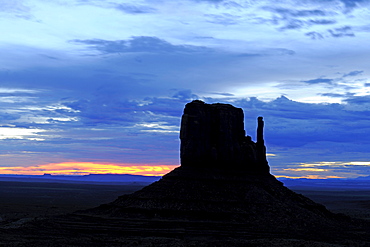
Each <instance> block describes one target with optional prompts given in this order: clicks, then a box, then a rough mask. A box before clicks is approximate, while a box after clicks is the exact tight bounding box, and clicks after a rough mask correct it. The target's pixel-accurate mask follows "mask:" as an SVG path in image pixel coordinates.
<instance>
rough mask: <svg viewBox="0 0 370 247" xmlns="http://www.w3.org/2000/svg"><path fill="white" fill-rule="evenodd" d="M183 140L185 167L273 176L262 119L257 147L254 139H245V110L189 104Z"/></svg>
mask: <svg viewBox="0 0 370 247" xmlns="http://www.w3.org/2000/svg"><path fill="white" fill-rule="evenodd" d="M180 139H181V148H180V157H181V165H182V166H183V167H195V168H196V167H198V168H217V169H227V170H230V169H231V170H235V171H240V170H243V171H248V172H251V173H267V174H268V173H269V167H268V164H267V160H266V148H265V145H264V141H263V120H262V117H259V118H258V129H257V143H255V142H253V141H252V139H251V138H250V136H245V130H244V114H243V110H242V109H241V108H236V107H234V106H232V105H229V104H219V103H218V104H206V103H204V102H202V101H199V100H195V101H193V102H191V103H188V104H186V106H185V109H184V114H183V116H182V120H181V131H180Z"/></svg>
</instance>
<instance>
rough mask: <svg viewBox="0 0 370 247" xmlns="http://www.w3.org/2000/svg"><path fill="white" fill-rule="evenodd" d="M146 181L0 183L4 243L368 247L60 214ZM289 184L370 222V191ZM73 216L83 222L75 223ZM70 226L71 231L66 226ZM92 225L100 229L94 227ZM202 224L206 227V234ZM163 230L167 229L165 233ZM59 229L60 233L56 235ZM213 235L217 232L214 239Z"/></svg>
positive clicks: (97, 202)
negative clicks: (125, 229) (225, 234)
mask: <svg viewBox="0 0 370 247" xmlns="http://www.w3.org/2000/svg"><path fill="white" fill-rule="evenodd" d="M145 185H146V184H134V183H131V184H121V185H117V184H116V185H109V184H73V183H71V184H68V183H32V182H0V246H40V244H41V246H370V243H368V242H356V240H355V239H354V240H353V241H351V240H346V241H345V242H341V243H340V242H333V241H330V242H326V241H325V240H322V241H319V240H317V241H309V240H302V239H300V240H297V239H292V238H289V236H278V235H276V234H273V235H271V234H269V233H258V238H253V236H249V237H248V236H246V238H245V239H243V238H233V234H234V235H235V236H236V235H238V234H239V233H238V226H237V225H235V226H231V228H230V229H223V226H222V224H217V223H216V224H211V223H203V224H204V225H199V226H194V225H192V226H190V225H187V224H188V223H187V222H177V223H176V224H175V226H176V227H172V225H174V222H170V221H161V222H158V221H153V222H147V221H146V222H144V221H140V220H135V221H130V220H124V221H122V220H119V219H117V220H114V221H110V220H108V219H101V218H99V219H93V218H85V217H84V216H81V215H80V216H76V215H70V216H68V217H65V216H58V215H64V214H70V213H73V212H75V211H76V210H81V209H87V208H92V207H96V206H98V205H100V204H103V203H108V202H111V201H113V200H115V199H116V198H117V197H118V196H120V195H123V194H128V193H131V192H134V191H136V190H139V189H140V188H142V187H143V186H145ZM291 189H292V190H294V191H296V192H298V193H301V194H303V195H305V196H307V197H309V198H310V199H312V200H314V201H316V202H318V203H321V204H323V205H325V206H326V207H327V208H328V209H329V210H331V211H332V212H335V213H344V214H346V215H349V216H351V217H355V218H359V219H364V220H366V221H370V190H353V189H352V190H346V189H340V190H336V189H333V188H330V189H329V188H327V189H325V188H319V189H317V188H314V189H312V188H311V189H310V188H307V187H304V188H299V187H296V188H294V187H293V188H291ZM45 218H46V219H49V220H46V222H47V223H45V224H47V226H48V227H46V228H50V229H48V230H44V231H42V232H40V235H39V236H37V235H35V234H34V233H35V232H37V228H38V227H40V222H42V219H45ZM35 219H38V221H37V224H34V223H33V222H34V220H35ZM74 220H75V222H80V223H76V224H74V223H71V222H74ZM54 222H55V224H54ZM53 224H54V225H53ZM123 224H124V225H129V226H130V227H129V228H128V229H137V228H135V227H136V226H140V229H142V228H143V227H144V228H145V227H146V226H145V224H149V225H148V229H149V228H150V229H151V230H150V231H152V229H158V232H154V233H153V232H152V233H153V234H147V233H148V232H146V233H143V232H135V231H134V230H133V231H132V232H122V231H121V230H119V226H120V225H123ZM61 225H63V227H64V228H63V229H61V228H60V226H61ZM25 226H26V227H25ZM52 226H54V227H52ZM102 226H104V229H101V227H102ZM58 227H59V228H58ZM197 227H199V228H197ZM228 227H230V226H228ZM68 228H70V229H73V230H71V231H68V230H66V229H68ZM27 229H28V230H27ZM76 229H77V232H76ZM94 229H96V233H94V232H92V231H93V230H94ZM185 229H186V230H185ZM201 229H208V231H207V232H204V234H203V232H202V230H201ZM224 230H225V231H226V232H229V234H230V236H229V237H228V238H222V237H221V236H218V235H219V234H221V233H222V232H223V231H224ZM244 230H245V231H244V232H243V229H239V231H240V232H241V234H245V232H248V229H244ZM160 231H164V232H163V234H162V233H161V232H160ZM186 231H187V232H189V231H190V232H192V234H191V236H192V237H191V238H187V237H186V236H187V234H185V233H186ZM242 232H243V233H242ZM56 233H58V234H57V235H58V236H56V237H54V238H53V237H52V236H53V235H54V234H56ZM369 234H370V233H369ZM210 235H212V236H214V238H213V240H210V238H209V236H210ZM153 236H155V237H153ZM205 238H206V239H207V240H205ZM211 239H212V238H211Z"/></svg>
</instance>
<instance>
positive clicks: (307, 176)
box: [275, 175, 345, 179]
mask: <svg viewBox="0 0 370 247" xmlns="http://www.w3.org/2000/svg"><path fill="white" fill-rule="evenodd" d="M275 177H277V178H291V179H300V178H307V179H328V178H345V177H339V176H325V175H306V176H298V177H295V176H294V177H293V176H285V175H275Z"/></svg>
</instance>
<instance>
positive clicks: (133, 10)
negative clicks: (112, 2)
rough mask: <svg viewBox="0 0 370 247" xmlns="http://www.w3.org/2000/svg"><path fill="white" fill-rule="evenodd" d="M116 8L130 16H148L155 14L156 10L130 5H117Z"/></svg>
mask: <svg viewBox="0 0 370 247" xmlns="http://www.w3.org/2000/svg"><path fill="white" fill-rule="evenodd" d="M115 8H116V9H117V10H119V11H123V12H125V13H128V14H148V13H155V12H156V9H155V8H152V7H149V6H142V5H130V4H124V3H122V4H117V5H116V6H115Z"/></svg>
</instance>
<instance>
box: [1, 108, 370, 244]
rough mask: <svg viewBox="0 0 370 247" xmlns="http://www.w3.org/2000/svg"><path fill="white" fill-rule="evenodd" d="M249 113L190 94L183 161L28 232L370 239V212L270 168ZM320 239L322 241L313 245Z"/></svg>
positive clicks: (77, 236)
mask: <svg viewBox="0 0 370 247" xmlns="http://www.w3.org/2000/svg"><path fill="white" fill-rule="evenodd" d="M243 119H244V117H243V111H242V110H241V109H239V108H235V107H233V106H231V105H228V104H211V105H210V104H206V103H204V102H201V101H193V102H191V103H188V104H187V105H186V107H185V109H184V114H183V117H182V122H181V131H180V139H181V148H180V152H181V154H180V157H181V166H180V167H178V168H176V169H174V170H173V171H171V172H170V173H168V174H166V175H165V176H163V177H162V178H161V179H160V180H159V181H156V182H154V183H152V184H150V185H148V186H146V187H144V188H143V189H141V190H139V191H136V192H134V193H132V194H128V195H122V196H120V197H118V198H117V199H116V200H115V201H113V202H111V203H108V204H103V205H101V206H99V207H97V208H92V209H89V210H83V211H78V212H76V213H74V214H71V215H64V216H61V217H56V218H53V219H46V220H42V221H33V222H30V223H29V224H28V225H27V228H22V231H21V233H22V236H24V238H26V239H34V235H35V234H36V233H37V234H40V233H42V236H43V237H45V238H49V239H51V240H52V239H54V241H57V242H58V244H60V245H59V246H63V244H64V245H67V244H68V245H72V244H73V245H74V246H85V245H89V246H94V245H95V246H152V245H153V244H154V245H155V246H174V245H175V246H187V244H186V243H189V246H200V245H201V246H246V245H248V244H253V243H254V244H255V245H252V246H302V244H303V246H331V244H342V243H345V244H346V245H347V246H367V245H368V244H369V243H370V236H369V234H368V232H369V231H370V225H369V222H367V221H361V220H357V219H351V218H349V217H347V216H345V215H339V214H334V213H332V212H330V211H328V210H327V209H326V208H325V207H324V206H323V205H321V204H318V203H315V202H314V201H312V200H310V199H308V198H307V197H304V196H303V195H301V194H297V193H295V192H293V191H291V190H289V189H288V188H286V187H285V186H284V185H283V183H282V182H279V181H278V180H277V179H276V178H275V177H274V176H273V175H271V174H270V172H269V165H268V163H267V160H266V148H265V145H264V139H263V127H264V124H263V119H262V117H259V118H258V119H257V141H256V142H254V141H252V140H251V138H250V137H248V136H246V135H245V131H244V128H243V126H244V124H243ZM8 233H12V234H13V235H12V236H13V238H14V239H15V238H16V236H17V237H18V236H19V231H18V234H17V235H15V233H14V231H13V232H12V231H9V232H8ZM53 234H56V235H55V236H54V237H51V236H53ZM0 237H1V232H0ZM79 240H81V241H82V242H81V243H80V244H81V245H79V243H76V241H79ZM270 240H271V241H270ZM14 241H19V240H14ZM43 241H44V242H45V241H46V240H43ZM312 241H314V242H315V243H319V245H305V243H308V244H311V243H312ZM44 242H42V243H44ZM46 242H47V241H46ZM324 242H325V243H329V244H328V245H324V244H323V243H324ZM39 243H40V242H39ZM179 243H180V244H179ZM184 243H185V244H184ZM279 243H280V244H279ZM25 246H28V245H25ZM339 246H341V245H339Z"/></svg>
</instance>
